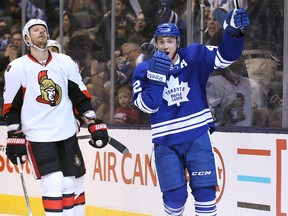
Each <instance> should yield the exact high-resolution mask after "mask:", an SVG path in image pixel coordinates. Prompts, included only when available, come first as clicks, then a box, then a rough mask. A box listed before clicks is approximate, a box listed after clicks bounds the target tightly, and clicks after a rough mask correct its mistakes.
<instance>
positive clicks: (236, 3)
mask: <svg viewBox="0 0 288 216" xmlns="http://www.w3.org/2000/svg"><path fill="white" fill-rule="evenodd" d="M234 7H235V9H239V4H238V0H234Z"/></svg>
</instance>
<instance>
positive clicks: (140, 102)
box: [132, 33, 244, 145]
mask: <svg viewBox="0 0 288 216" xmlns="http://www.w3.org/2000/svg"><path fill="white" fill-rule="evenodd" d="M243 42H244V39H243V38H233V37H231V36H230V35H229V34H226V33H225V34H224V36H223V40H222V42H221V43H220V45H219V46H218V47H212V46H210V47H209V46H204V45H200V44H192V45H190V46H188V47H186V48H183V49H180V50H179V51H178V60H177V62H176V63H175V64H174V65H171V67H170V70H169V73H168V77H167V83H166V85H165V86H161V85H155V84H153V82H151V81H150V80H149V79H148V78H147V71H148V66H149V61H146V62H143V63H141V64H139V65H138V66H137V67H136V68H135V71H134V74H133V77H132V85H133V103H134V104H135V105H136V106H137V107H138V108H139V109H140V110H141V111H143V112H145V113H149V114H150V122H151V130H152V142H153V143H156V144H167V145H170V144H179V143H183V142H187V141H191V140H194V139H195V138H197V137H199V136H201V135H202V134H203V133H205V132H207V130H209V129H212V130H213V129H214V123H213V119H212V115H211V112H210V109H209V106H208V103H207V99H206V83H207V80H208V77H209V75H210V74H211V73H212V72H213V71H214V70H215V69H217V68H224V67H227V66H229V65H230V64H232V63H233V62H234V61H235V60H237V59H238V58H239V57H240V55H241V52H242V48H243Z"/></svg>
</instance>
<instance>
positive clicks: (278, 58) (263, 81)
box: [242, 0, 284, 127]
mask: <svg viewBox="0 0 288 216" xmlns="http://www.w3.org/2000/svg"><path fill="white" fill-rule="evenodd" d="M242 2H243V4H245V5H247V13H248V16H249V18H250V20H251V25H250V27H249V28H247V29H245V31H244V33H245V35H246V43H245V46H244V51H243V54H244V56H245V59H246V60H245V63H246V66H247V71H248V75H249V78H250V79H252V80H254V81H255V82H257V83H258V84H259V87H260V95H259V101H260V103H259V104H258V106H257V108H255V109H254V123H255V124H254V126H259V127H268V126H269V120H270V118H268V117H269V116H271V112H273V110H274V109H275V108H276V109H277V107H274V105H273V104H271V101H274V98H273V96H274V95H275V93H274V89H273V88H274V87H273V86H271V85H273V79H274V76H275V74H276V72H277V71H281V70H283V69H282V67H283V59H282V56H283V35H284V33H283V29H284V27H283V22H282V20H284V19H283V13H282V12H281V11H282V8H280V7H281V5H283V3H282V4H279V2H278V1H269V0H262V1H250V0H243V1H242ZM279 6H280V7H279ZM278 95H281V94H278ZM281 99H282V98H281ZM267 116H268V117H267ZM255 118H259V119H255ZM273 121H274V120H273ZM272 125H275V126H276V125H277V124H275V122H274V123H272V124H270V126H272Z"/></svg>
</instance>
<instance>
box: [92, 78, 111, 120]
mask: <svg viewBox="0 0 288 216" xmlns="http://www.w3.org/2000/svg"><path fill="white" fill-rule="evenodd" d="M103 87H104V94H103V98H102V99H103V100H102V103H101V105H100V106H99V108H98V109H97V111H96V116H97V118H101V119H102V120H103V122H110V107H109V102H110V101H109V100H110V87H111V85H110V81H106V82H105V83H104V84H103Z"/></svg>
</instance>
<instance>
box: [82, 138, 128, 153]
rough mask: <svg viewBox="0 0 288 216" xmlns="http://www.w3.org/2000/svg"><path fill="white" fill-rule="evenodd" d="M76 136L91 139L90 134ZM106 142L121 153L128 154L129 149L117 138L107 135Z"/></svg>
mask: <svg viewBox="0 0 288 216" xmlns="http://www.w3.org/2000/svg"><path fill="white" fill-rule="evenodd" d="M77 138H78V139H91V135H82V136H77ZM108 143H109V144H110V145H111V146H113V147H114V148H115V149H116V150H117V151H119V152H120V153H122V154H128V153H129V149H128V148H127V147H126V146H125V145H123V144H122V143H120V142H119V141H118V140H116V139H114V138H113V137H111V136H109V141H108Z"/></svg>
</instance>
